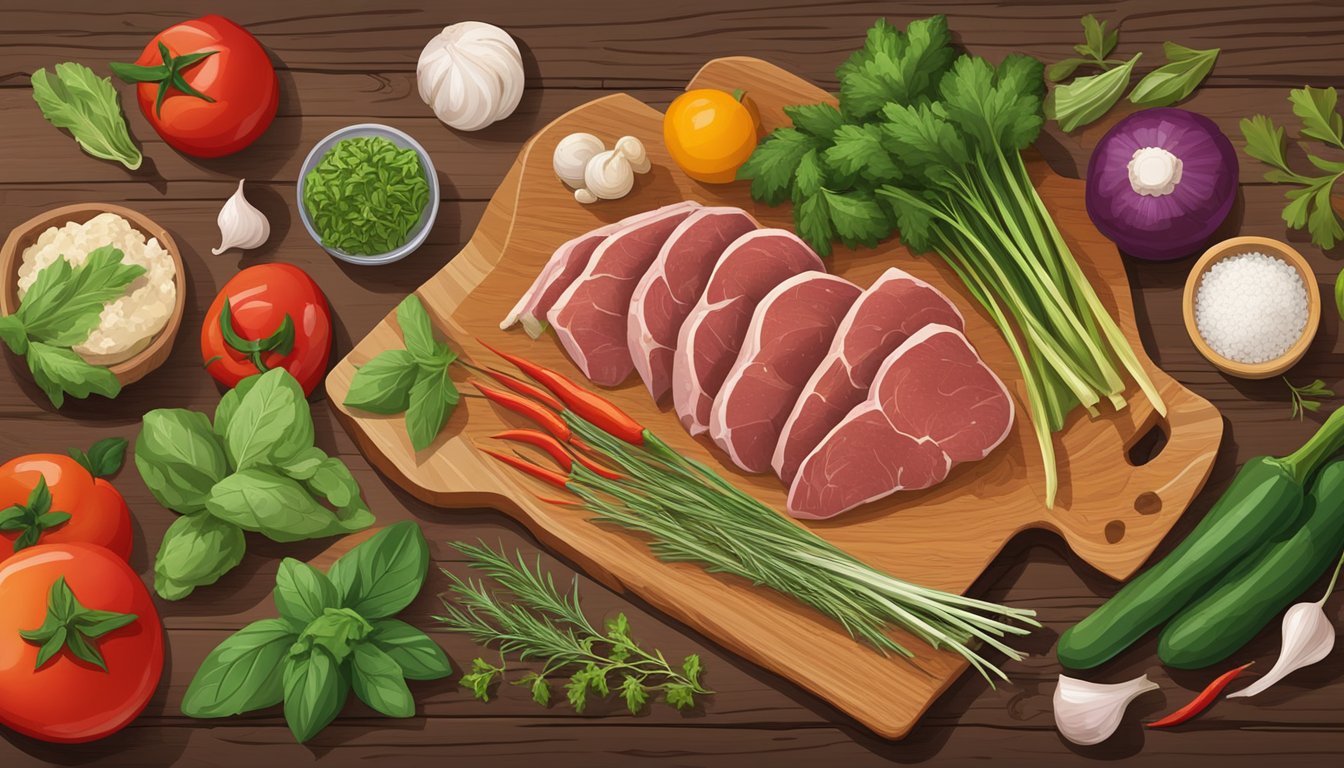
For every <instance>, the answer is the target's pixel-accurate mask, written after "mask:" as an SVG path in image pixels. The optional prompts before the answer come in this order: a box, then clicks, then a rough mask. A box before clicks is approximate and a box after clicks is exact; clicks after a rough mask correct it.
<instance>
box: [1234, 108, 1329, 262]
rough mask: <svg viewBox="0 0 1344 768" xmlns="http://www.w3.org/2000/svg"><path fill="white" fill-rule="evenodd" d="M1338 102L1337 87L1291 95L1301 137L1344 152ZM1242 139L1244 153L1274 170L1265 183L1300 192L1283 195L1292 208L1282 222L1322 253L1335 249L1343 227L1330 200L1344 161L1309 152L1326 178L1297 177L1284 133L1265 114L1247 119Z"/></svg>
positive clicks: (1267, 174)
mask: <svg viewBox="0 0 1344 768" xmlns="http://www.w3.org/2000/svg"><path fill="white" fill-rule="evenodd" d="M1338 99H1339V96H1338V94H1337V92H1336V91H1335V89H1334V88H1312V87H1311V86H1307V87H1306V88H1298V89H1294V90H1293V91H1291V92H1290V93H1289V94H1288V100H1289V101H1290V102H1291V103H1292V105H1293V114H1295V115H1297V117H1298V119H1299V120H1301V121H1302V138H1304V139H1312V140H1314V141H1319V142H1321V143H1323V144H1327V145H1329V146H1331V147H1334V148H1336V149H1344V117H1342V116H1341V115H1340V114H1339V112H1338V111H1337V109H1336V103H1337V102H1338ZM1241 134H1242V136H1244V137H1245V138H1246V154H1248V155H1250V156H1251V157H1253V158H1255V159H1256V160H1259V161H1260V162H1262V163H1264V164H1266V165H1268V166H1270V168H1271V170H1270V171H1268V172H1267V173H1266V174H1265V179H1266V180H1267V181H1271V182H1274V183H1275V184H1292V185H1294V186H1295V187H1297V189H1290V190H1288V192H1287V193H1285V197H1286V198H1287V199H1288V205H1287V206H1285V207H1284V209H1283V220H1284V222H1285V223H1287V224H1288V226H1289V227H1291V228H1292V229H1299V230H1300V229H1302V228H1303V227H1305V228H1306V229H1307V231H1309V232H1310V233H1311V242H1313V243H1315V244H1316V245H1317V246H1319V247H1320V248H1323V249H1325V250H1329V249H1331V248H1334V247H1335V243H1336V242H1338V241H1339V240H1340V239H1344V225H1342V224H1341V221H1340V217H1339V215H1338V214H1337V213H1335V210H1334V208H1333V207H1332V206H1331V203H1330V198H1331V194H1332V193H1333V191H1334V188H1335V184H1336V182H1338V181H1339V180H1340V178H1341V177H1344V162H1340V161H1338V160H1329V159H1326V158H1323V157H1320V156H1318V155H1313V154H1310V153H1308V154H1307V161H1308V162H1310V163H1311V164H1312V165H1313V166H1315V167H1316V168H1317V169H1318V170H1320V171H1322V172H1323V173H1322V175H1320V176H1307V175H1303V174H1300V173H1297V172H1296V171H1294V170H1293V169H1292V168H1290V167H1288V157H1287V155H1286V153H1285V151H1284V132H1283V129H1282V128H1280V127H1279V126H1277V125H1275V124H1274V121H1273V120H1271V119H1270V118H1269V117H1266V116H1265V115H1254V116H1252V117H1249V118H1245V119H1243V120H1242V121H1241Z"/></svg>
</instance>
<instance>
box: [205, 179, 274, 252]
mask: <svg viewBox="0 0 1344 768" xmlns="http://www.w3.org/2000/svg"><path fill="white" fill-rule="evenodd" d="M244 181H246V179H239V180H238V191H236V192H234V193H233V195H231V196H230V197H229V199H228V200H226V201H225V202H224V207H223V208H220V209H219V216H218V217H217V218H216V219H215V223H217V224H219V240H220V242H219V247H218V248H211V249H210V252H211V253H213V254H215V255H216V256H218V255H220V254H221V253H223V252H225V251H227V250H229V249H230V248H240V249H242V250H245V251H247V250H251V249H253V248H260V247H261V246H262V245H264V244H265V243H266V240H267V238H269V237H270V236H271V222H270V220H269V219H267V218H266V214H264V213H262V212H261V211H259V210H257V209H256V208H255V207H253V205H252V204H251V203H249V202H248V201H247V197H246V196H245V195H243V182H244Z"/></svg>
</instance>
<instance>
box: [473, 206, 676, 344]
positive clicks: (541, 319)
mask: <svg viewBox="0 0 1344 768" xmlns="http://www.w3.org/2000/svg"><path fill="white" fill-rule="evenodd" d="M695 206H696V204H695V203H693V202H690V201H686V202H681V203H674V204H672V205H670V206H667V207H665V208H659V209H658V210H655V211H645V212H643V213H637V214H635V215H633V216H629V217H627V218H624V219H621V220H620V221H618V222H616V223H614V224H607V225H606V226H602V227H598V228H597V229H594V230H593V231H592V232H589V233H587V234H584V235H579V236H578V237H576V238H574V239H573V240H569V241H567V242H565V243H564V244H562V245H561V246H560V247H559V248H556V249H555V253H553V254H551V258H550V260H548V261H547V262H546V266H544V267H542V268H541V272H539V273H538V274H537V278H536V279H535V280H533V281H532V286H531V287H529V288H528V289H527V292H526V293H524V294H523V295H522V297H521V298H519V299H518V303H517V304H515V305H514V306H513V309H511V310H509V314H508V315H506V316H505V317H504V321H503V322H501V323H500V324H499V328H500V330H508V329H509V328H512V327H513V325H514V324H515V323H519V322H521V323H522V324H523V330H525V331H527V335H528V336H531V337H532V338H534V339H536V338H540V336H541V334H542V333H543V332H544V331H545V330H546V313H547V312H549V311H550V309H551V307H552V306H554V305H555V300H556V299H558V298H560V295H561V294H562V293H564V292H565V289H567V288H569V286H570V284H572V283H573V282H574V278H576V277H578V276H579V274H580V273H581V272H583V268H584V267H586V266H588V260H589V258H591V257H592V255H593V251H595V250H597V246H599V245H601V244H602V241H603V240H606V239H607V235H610V234H611V233H612V232H615V231H616V230H618V229H620V228H621V227H627V226H630V225H631V224H636V223H638V222H640V221H642V220H644V219H647V218H649V217H652V216H656V215H659V214H661V213H663V212H664V211H666V210H667V209H668V208H674V209H675V208H694V207H695Z"/></svg>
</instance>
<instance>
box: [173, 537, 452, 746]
mask: <svg viewBox="0 0 1344 768" xmlns="http://www.w3.org/2000/svg"><path fill="white" fill-rule="evenodd" d="M428 569H429V546H428V545H427V544H426V542H425V536H424V534H423V533H422V532H421V531H420V527H419V526H418V525H416V524H415V523H413V522H410V521H406V522H401V523H396V524H394V525H391V526H389V527H387V528H385V529H383V530H381V531H379V532H378V533H377V534H375V535H374V536H373V537H372V538H370V539H369V540H368V541H365V542H363V543H361V544H359V545H358V546H356V547H355V548H354V549H352V550H350V551H349V552H348V553H346V554H345V555H344V556H342V557H341V558H340V559H339V560H337V561H336V563H335V564H334V565H332V567H331V570H330V571H328V572H327V573H322V572H321V571H319V570H317V569H316V568H313V567H312V566H309V565H307V564H305V563H302V562H300V561H298V560H294V559H292V558H286V559H285V560H284V561H283V562H282V563H281V564H280V571H279V573H278V574H277V575H276V579H275V590H274V592H273V593H272V595H273V597H274V600H275V607H276V609H277V610H278V611H279V612H280V617H279V618H276V619H262V620H261V621H256V622H253V623H251V624H249V625H247V626H246V627H244V628H243V629H242V630H240V631H238V632H237V633H235V634H233V635H232V636H230V637H229V638H228V639H227V640H225V641H224V642H223V643H221V644H220V645H219V647H217V648H215V650H213V651H211V653H210V655H209V656H207V657H206V659H205V661H204V662H203V663H202V664H201V668H200V669H199V670H197V671H196V676H195V677H194V678H193V679H192V681H191V685H190V686H189V687H188V688H187V693H186V696H184V697H183V699H182V712H183V713H184V714H186V715H187V716H189V717H197V718H215V717H229V716H232V715H237V714H241V713H243V712H250V711H253V710H257V709H264V708H266V707H271V706H275V705H276V704H280V703H281V702H283V703H284V713H285V722H287V723H288V724H289V729H290V731H291V732H292V733H293V734H294V738H295V739H297V740H299V741H300V742H304V741H307V740H309V739H311V738H312V737H314V736H316V735H317V734H318V733H319V732H320V731H321V730H322V729H323V728H325V727H327V725H329V724H330V723H331V721H332V720H334V719H335V718H336V715H338V714H339V713H340V711H341V708H342V707H343V706H344V705H345V702H346V699H347V698H349V695H350V692H351V691H352V690H353V691H354V693H355V695H356V696H358V697H359V699H360V700H361V701H363V702H364V703H365V704H367V705H369V706H370V707H372V708H373V709H375V710H377V711H378V712H381V713H382V714H384V715H387V716H388V717H411V716H413V715H414V714H415V700H414V698H413V697H412V696H411V691H410V688H409V687H408V686H407V684H406V681H408V680H437V679H439V678H442V677H446V676H447V675H449V674H450V673H451V672H452V667H451V665H450V664H449V663H448V657H447V656H446V655H444V653H443V649H441V648H439V646H438V644H437V643H435V642H434V641H433V640H431V639H430V638H429V636H428V635H426V634H425V633H424V632H422V631H420V630H418V629H416V628H415V627H413V626H411V625H410V624H407V623H405V622H403V621H399V620H397V619H395V618H392V617H393V616H395V615H396V614H397V613H400V612H401V611H402V610H403V609H404V608H406V606H407V605H409V604H410V602H411V601H412V600H414V599H415V596H416V595H418V594H419V593H420V588H421V587H422V586H423V585H424V582H425V576H426V573H427V572H428Z"/></svg>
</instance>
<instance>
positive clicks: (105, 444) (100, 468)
mask: <svg viewBox="0 0 1344 768" xmlns="http://www.w3.org/2000/svg"><path fill="white" fill-rule="evenodd" d="M126 445H127V443H126V439H125V438H123V437H109V438H105V439H103V440H99V441H98V442H96V443H94V444H93V445H92V446H91V447H90V448H89V450H88V452H87V453H85V452H84V451H82V450H80V449H78V448H71V449H70V457H71V458H73V459H74V460H75V461H77V462H79V464H80V466H82V467H84V468H85V469H87V470H89V474H91V475H93V476H94V477H111V476H112V475H115V474H116V473H117V471H118V470H120V469H121V465H122V463H123V462H125V460H126Z"/></svg>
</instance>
